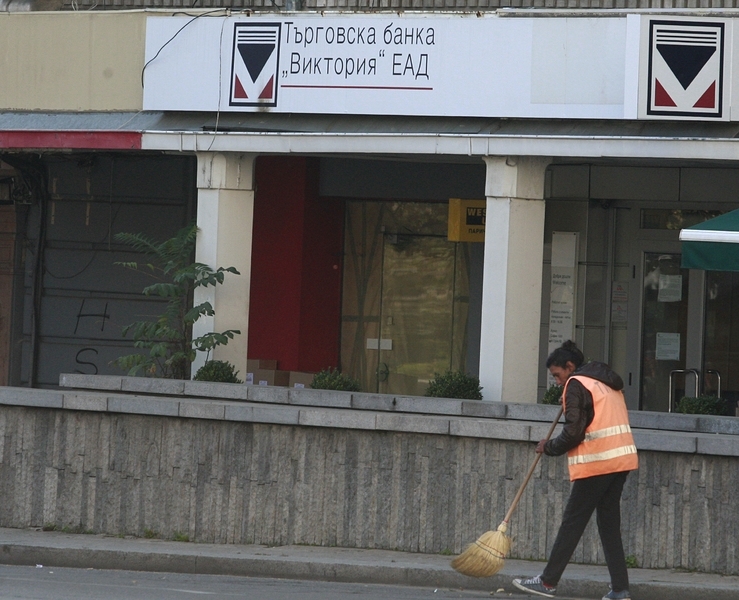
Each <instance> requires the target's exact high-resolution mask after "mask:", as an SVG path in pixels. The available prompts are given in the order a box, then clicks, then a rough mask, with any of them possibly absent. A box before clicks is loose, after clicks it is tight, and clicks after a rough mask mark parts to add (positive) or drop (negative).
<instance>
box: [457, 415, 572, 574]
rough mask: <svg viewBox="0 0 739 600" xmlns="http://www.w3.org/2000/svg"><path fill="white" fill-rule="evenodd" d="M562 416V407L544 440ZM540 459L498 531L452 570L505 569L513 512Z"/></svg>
mask: <svg viewBox="0 0 739 600" xmlns="http://www.w3.org/2000/svg"><path fill="white" fill-rule="evenodd" d="M561 416H562V407H560V409H559V412H558V413H557V416H556V417H555V418H554V421H553V422H552V426H551V427H550V428H549V433H547V437H546V438H544V439H545V440H548V439H549V438H550V437H552V433H553V432H554V428H555V427H556V426H557V421H559V418H560V417H561ZM540 458H541V454H539V453H538V452H537V454H536V458H535V459H534V462H533V463H532V465H531V467H530V468H529V472H528V473H527V474H526V477H525V478H524V480H523V483H522V484H521V487H520V488H519V489H518V492H517V493H516V497H515V498H514V499H513V502H512V503H511V507H510V508H509V509H508V512H507V513H506V516H505V518H504V519H503V521H502V522H501V524H500V525H498V529H497V530H495V531H487V532H485V533H483V534H482V535H481V536H480V537H479V538H477V540H476V541H475V542H473V543H472V544H470V545H469V546H468V547H467V549H466V550H465V551H464V552H462V554H460V555H459V556H457V557H456V558H455V559H454V560H453V561H452V568H453V569H454V570H455V571H459V572H460V573H462V575H468V576H469V577H490V576H491V575H495V574H496V573H497V572H498V571H500V570H501V569H502V568H503V565H504V564H505V557H506V555H507V554H508V551H509V550H510V549H511V538H510V537H508V536H507V535H506V531H507V530H508V522H509V521H510V519H511V515H512V514H513V511H514V510H515V509H516V506H517V505H518V501H519V500H520V499H521V495H522V494H523V491H524V489H526V485H527V484H528V483H529V479H531V476H532V475H533V474H534V469H535V468H536V465H537V464H538V463H539V459H540Z"/></svg>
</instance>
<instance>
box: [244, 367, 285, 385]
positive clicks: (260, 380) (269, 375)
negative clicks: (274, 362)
mask: <svg viewBox="0 0 739 600" xmlns="http://www.w3.org/2000/svg"><path fill="white" fill-rule="evenodd" d="M289 382H290V371H277V370H276V369H256V370H255V371H254V378H253V384H254V385H282V386H286V385H287V384H288V383H289Z"/></svg>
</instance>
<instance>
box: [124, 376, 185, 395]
mask: <svg viewBox="0 0 739 600" xmlns="http://www.w3.org/2000/svg"><path fill="white" fill-rule="evenodd" d="M121 390H122V391H124V392H138V393H140V394H166V395H170V396H180V395H182V394H184V392H185V381H184V380H182V379H161V378H159V377H123V378H122V380H121Z"/></svg>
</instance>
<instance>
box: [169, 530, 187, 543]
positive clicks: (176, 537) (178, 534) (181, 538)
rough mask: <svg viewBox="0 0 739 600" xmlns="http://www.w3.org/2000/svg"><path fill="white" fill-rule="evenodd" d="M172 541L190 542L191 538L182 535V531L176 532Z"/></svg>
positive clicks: (184, 534)
mask: <svg viewBox="0 0 739 600" xmlns="http://www.w3.org/2000/svg"><path fill="white" fill-rule="evenodd" d="M172 539H173V540H174V541H175V542H189V541H190V536H189V535H187V534H186V533H182V532H180V531H175V532H174V535H173V536H172Z"/></svg>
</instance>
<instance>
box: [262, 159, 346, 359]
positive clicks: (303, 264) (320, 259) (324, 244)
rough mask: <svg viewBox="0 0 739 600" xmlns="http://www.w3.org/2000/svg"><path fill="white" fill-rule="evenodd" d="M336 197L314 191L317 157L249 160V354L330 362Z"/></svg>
mask: <svg viewBox="0 0 739 600" xmlns="http://www.w3.org/2000/svg"><path fill="white" fill-rule="evenodd" d="M342 236H343V203H341V202H339V201H335V200H322V199H321V198H319V197H318V161H317V160H313V159H308V158H303V157H260V158H258V159H257V166H256V193H255V199H254V237H253V245H252V279H251V299H250V309H249V358H265V359H277V361H278V368H280V369H282V370H287V371H318V370H320V369H322V368H325V367H328V366H337V364H338V356H339V331H340V325H341V272H342V271H341V252H342Z"/></svg>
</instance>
